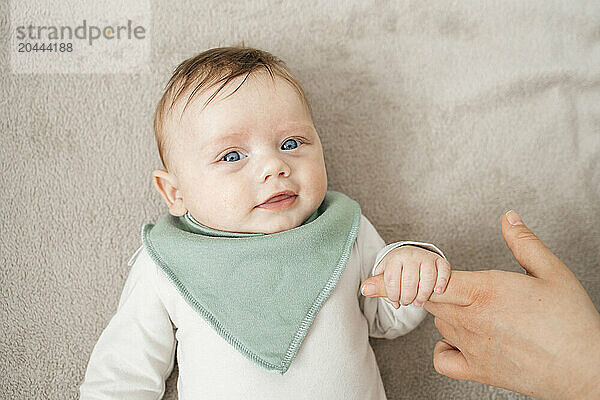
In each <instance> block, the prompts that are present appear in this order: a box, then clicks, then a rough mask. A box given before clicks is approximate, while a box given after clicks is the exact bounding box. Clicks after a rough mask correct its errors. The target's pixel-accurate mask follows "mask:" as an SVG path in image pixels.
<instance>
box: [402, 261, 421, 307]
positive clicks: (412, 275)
mask: <svg viewBox="0 0 600 400" xmlns="http://www.w3.org/2000/svg"><path fill="white" fill-rule="evenodd" d="M418 284H419V263H418V262H410V263H406V264H404V265H403V266H402V289H401V293H402V294H401V297H400V303H401V304H402V305H403V306H407V305H409V304H410V303H412V301H413V300H414V298H415V296H416V295H417V285H418Z"/></svg>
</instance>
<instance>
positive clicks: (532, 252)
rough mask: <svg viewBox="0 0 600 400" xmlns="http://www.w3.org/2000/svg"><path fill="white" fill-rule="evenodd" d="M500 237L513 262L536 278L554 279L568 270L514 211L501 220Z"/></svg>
mask: <svg viewBox="0 0 600 400" xmlns="http://www.w3.org/2000/svg"><path fill="white" fill-rule="evenodd" d="M500 223H501V226H502V235H503V236H504V240H505V241H506V244H507V245H508V248H509V249H510V251H511V252H512V253H513V256H514V257H515V260H517V262H518V263H519V264H520V265H521V266H522V267H523V268H524V269H525V271H527V273H528V275H531V276H533V277H536V278H556V277H558V276H564V274H565V272H569V273H570V270H569V269H568V268H567V266H566V265H565V264H563V263H562V262H561V261H560V260H559V259H558V257H556V256H555V255H554V253H552V252H551V251H550V249H549V248H547V247H546V246H545V245H544V243H542V241H541V240H540V239H538V237H537V236H536V235H535V234H534V233H533V232H531V231H530V230H529V228H527V226H526V225H525V224H524V223H523V220H522V219H521V217H520V216H519V214H517V213H516V212H515V211H513V210H510V211H508V212H507V213H506V214H504V215H503V216H502V219H501V222H500Z"/></svg>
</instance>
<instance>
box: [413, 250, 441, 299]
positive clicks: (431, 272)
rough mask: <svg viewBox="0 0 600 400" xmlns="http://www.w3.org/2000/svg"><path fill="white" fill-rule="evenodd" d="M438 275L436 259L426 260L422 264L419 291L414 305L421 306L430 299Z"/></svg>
mask: <svg viewBox="0 0 600 400" xmlns="http://www.w3.org/2000/svg"><path fill="white" fill-rule="evenodd" d="M436 277H437V269H436V268H435V261H434V260H431V261H425V262H423V263H422V264H421V270H420V272H419V292H418V293H417V298H416V299H415V302H414V305H415V306H417V307H420V306H422V305H423V303H425V302H426V301H427V300H429V296H431V293H432V292H433V287H434V285H435V280H436Z"/></svg>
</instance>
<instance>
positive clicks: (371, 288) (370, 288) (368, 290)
mask: <svg viewBox="0 0 600 400" xmlns="http://www.w3.org/2000/svg"><path fill="white" fill-rule="evenodd" d="M362 294H363V296H370V295H372V294H375V285H373V284H372V283H367V284H366V285H365V286H363V288H362Z"/></svg>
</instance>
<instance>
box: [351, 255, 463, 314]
mask: <svg viewBox="0 0 600 400" xmlns="http://www.w3.org/2000/svg"><path fill="white" fill-rule="evenodd" d="M450 269H451V267H450V263H449V262H448V261H447V260H445V259H444V258H443V257H441V256H440V255H438V254H437V253H434V252H432V251H429V250H425V249H423V248H421V247H417V246H410V245H404V246H400V247H396V248H395V249H394V250H391V251H390V252H389V253H387V254H386V255H385V257H383V258H382V259H381V261H380V262H379V264H378V265H377V268H375V271H374V274H375V275H374V276H372V277H370V278H369V279H367V280H365V281H364V282H363V283H362V286H361V290H360V291H361V293H362V294H363V295H365V296H368V297H387V298H388V299H389V300H390V302H391V303H392V304H393V306H394V307H395V308H400V303H401V304H402V305H403V306H407V305H409V304H411V303H412V302H413V300H414V304H415V306H419V307H420V306H422V305H423V304H424V303H425V302H426V301H427V300H429V297H430V296H431V293H432V292H433V289H434V287H435V292H436V293H442V292H443V291H444V290H446V285H447V284H448V280H449V279H450ZM382 271H383V274H381V272H382ZM382 275H383V276H382ZM369 289H370V290H369ZM415 297H416V298H415ZM399 301H400V303H399Z"/></svg>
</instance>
